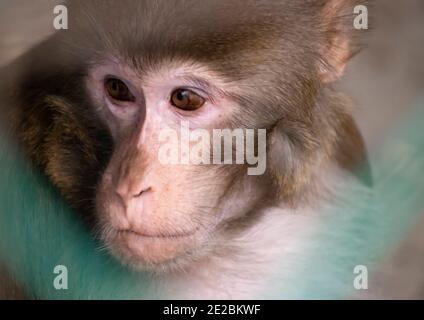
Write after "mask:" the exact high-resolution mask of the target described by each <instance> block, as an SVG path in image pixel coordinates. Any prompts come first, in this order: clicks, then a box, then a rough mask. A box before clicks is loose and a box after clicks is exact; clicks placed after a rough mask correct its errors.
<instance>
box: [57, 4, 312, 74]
mask: <svg viewBox="0 0 424 320" xmlns="http://www.w3.org/2000/svg"><path fill="white" fill-rule="evenodd" d="M311 2H313V1H304V0H302V1H300V0H291V1H285V0H256V1H253V0H155V1H151V0H120V1H119V2H118V1H99V0H90V1H70V2H69V19H70V23H69V25H70V30H69V31H70V32H69V33H68V34H67V35H65V37H67V39H68V43H69V44H70V45H72V46H79V47H81V48H84V51H85V52H90V53H93V54H98V55H100V56H101V55H102V54H103V53H105V52H106V53H108V54H111V55H114V56H119V57H120V58H121V59H123V60H126V61H129V62H131V65H133V66H137V67H138V68H139V69H140V70H141V71H143V70H142V69H144V68H149V69H152V67H154V66H155V65H162V64H163V61H169V60H172V61H195V62H197V63H200V64H203V65H207V66H208V67H209V69H210V70H212V71H214V72H216V73H218V74H222V75H223V76H228V77H231V78H232V79H234V80H239V79H242V78H247V77H251V76H252V75H254V74H255V73H258V72H261V70H264V66H265V65H267V66H268V69H275V68H273V66H274V65H275V64H277V63H278V64H280V65H281V62H282V61H283V63H286V62H284V61H290V57H291V56H292V57H296V56H301V54H298V52H297V51H296V50H298V49H299V48H301V46H299V43H298V42H299V41H298V40H297V39H299V38H302V39H306V38H307V37H309V36H311V28H308V25H309V24H310V22H309V20H310V19H312V17H313V16H314V12H313V8H312V6H310V5H309V3H311ZM305 3H306V4H308V5H306V4H305ZM299 21H300V22H301V23H299ZM84 54H86V53H84ZM302 56H304V55H302ZM287 65H288V66H289V65H290V63H287ZM258 66H261V68H262V69H261V70H259V69H258V68H259V67H258Z"/></svg>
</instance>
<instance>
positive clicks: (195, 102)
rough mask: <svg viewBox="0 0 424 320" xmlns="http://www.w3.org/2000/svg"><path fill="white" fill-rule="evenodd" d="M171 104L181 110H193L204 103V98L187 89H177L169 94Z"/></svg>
mask: <svg viewBox="0 0 424 320" xmlns="http://www.w3.org/2000/svg"><path fill="white" fill-rule="evenodd" d="M171 104H172V105H173V106H174V107H176V108H178V109H182V110H186V111H194V110H197V109H199V108H200V107H201V106H203V105H204V104H205V99H204V98H202V97H201V96H199V95H198V94H197V93H195V92H193V91H191V90H188V89H177V90H175V91H174V92H173V93H172V95H171Z"/></svg>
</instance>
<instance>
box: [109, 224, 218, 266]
mask: <svg viewBox="0 0 424 320" xmlns="http://www.w3.org/2000/svg"><path fill="white" fill-rule="evenodd" d="M103 241H104V242H105V243H106V246H107V248H108V249H109V251H110V253H111V254H112V255H113V256H114V257H115V258H117V259H118V260H119V261H120V262H121V263H122V264H123V265H125V266H128V267H130V268H132V269H134V270H136V271H147V272H151V273H155V274H164V273H175V272H181V271H184V270H187V269H188V268H190V266H192V265H193V263H195V262H196V261H198V260H199V259H201V258H202V257H204V256H205V253H206V252H208V251H209V249H210V240H208V244H207V243H206V241H205V240H204V239H202V237H200V236H199V235H198V234H197V233H194V234H187V235H176V236H150V235H143V234H138V233H136V232H134V231H116V232H114V234H113V235H111V234H110V233H109V234H108V235H107V237H103Z"/></svg>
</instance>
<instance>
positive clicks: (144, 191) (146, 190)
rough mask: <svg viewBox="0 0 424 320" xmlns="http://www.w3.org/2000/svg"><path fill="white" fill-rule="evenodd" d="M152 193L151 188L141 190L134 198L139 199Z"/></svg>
mask: <svg viewBox="0 0 424 320" xmlns="http://www.w3.org/2000/svg"><path fill="white" fill-rule="evenodd" d="M149 191H152V188H151V187H148V188H147V189H143V190H141V191H140V192H139V193H137V194H135V195H134V198H138V197H141V196H142V195H143V194H145V193H146V192H149Z"/></svg>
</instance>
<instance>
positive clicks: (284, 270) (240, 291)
mask: <svg viewBox="0 0 424 320" xmlns="http://www.w3.org/2000/svg"><path fill="white" fill-rule="evenodd" d="M321 178H322V179H323V180H325V181H322V182H321V183H320V186H321V195H322V196H321V197H320V198H314V199H315V200H314V201H312V202H307V203H305V204H303V205H299V206H298V207H296V208H289V207H286V206H284V204H281V206H274V207H268V208H265V209H262V212H260V218H259V219H257V221H256V223H254V224H252V225H250V227H249V228H247V229H245V230H244V231H243V232H240V233H238V234H237V235H234V236H233V237H232V238H231V239H230V238H227V239H225V240H223V243H220V244H219V246H217V247H218V248H219V250H216V251H215V252H214V254H212V255H210V256H209V257H208V258H207V260H203V261H198V262H195V263H194V264H193V266H192V267H191V269H189V270H186V271H185V272H184V273H180V274H174V275H171V276H169V278H167V279H164V283H165V285H166V289H165V291H166V294H167V295H169V298H189V299H197V298H199V297H200V298H202V299H255V298H259V299H260V298H262V297H263V296H264V295H265V294H266V293H268V292H269V289H270V288H273V287H274V286H275V281H278V284H279V285H281V286H283V287H284V283H285V282H288V281H293V279H292V277H293V272H294V271H295V270H298V269H299V268H300V267H301V264H302V261H303V260H304V259H303V257H304V255H305V252H306V250H307V248H309V249H310V248H311V245H314V238H313V234H314V231H316V230H317V228H318V227H319V225H320V223H319V222H320V220H321V219H322V217H323V215H324V214H326V213H328V212H330V211H329V210H328V209H329V208H331V209H332V210H331V214H345V212H346V210H345V208H342V205H343V203H345V202H344V200H343V199H344V198H345V197H346V194H344V193H343V191H342V190H344V188H343V186H344V185H346V184H351V183H353V184H355V185H356V186H357V188H358V192H359V193H361V196H362V192H364V196H365V194H368V190H369V189H368V188H366V187H365V186H363V185H362V184H360V183H359V182H358V181H357V179H356V178H354V177H353V176H351V175H350V174H348V173H346V172H344V171H342V170H339V169H335V168H334V167H331V166H330V167H329V168H327V169H326V170H323V171H322V174H320V177H318V181H319V179H321ZM318 181H317V183H318ZM334 208H335V209H336V210H333V209H334ZM327 218H328V216H327ZM317 250H319V248H317Z"/></svg>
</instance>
